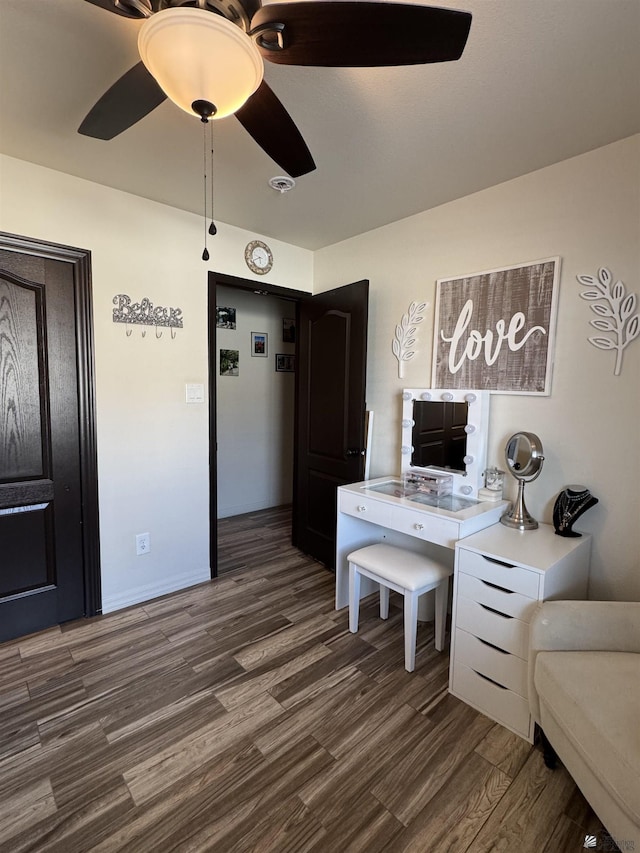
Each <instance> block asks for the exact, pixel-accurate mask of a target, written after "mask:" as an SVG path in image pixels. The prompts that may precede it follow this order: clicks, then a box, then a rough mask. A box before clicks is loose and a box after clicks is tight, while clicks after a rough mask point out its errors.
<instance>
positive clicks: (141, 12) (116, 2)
mask: <svg viewBox="0 0 640 853" xmlns="http://www.w3.org/2000/svg"><path fill="white" fill-rule="evenodd" d="M87 3H91V4H92V5H94V6H99V7H100V8H101V9H106V10H107V12H114V13H115V14H116V15H122V16H123V17H125V18H148V17H149V15H151V14H152V12H154V11H157V10H156V9H154V8H152V6H151V2H150V0H87Z"/></svg>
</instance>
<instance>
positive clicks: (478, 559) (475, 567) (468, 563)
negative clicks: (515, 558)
mask: <svg viewBox="0 0 640 853" xmlns="http://www.w3.org/2000/svg"><path fill="white" fill-rule="evenodd" d="M458 571H460V572H463V573H464V574H466V575H473V576H474V577H476V578H480V579H481V580H483V581H486V582H488V583H492V584H495V585H496V586H498V587H502V588H503V589H506V590H509V591H510V592H519V593H520V594H521V595H526V596H527V597H528V598H533V599H536V600H537V599H538V588H539V585H540V575H539V574H538V573H537V572H532V571H530V570H529V569H524V568H522V567H521V566H518V565H517V564H514V563H509V562H507V561H505V560H499V559H497V558H496V557H492V556H490V555H488V554H478V553H476V552H475V551H465V550H464V549H463V548H460V550H459V553H458Z"/></svg>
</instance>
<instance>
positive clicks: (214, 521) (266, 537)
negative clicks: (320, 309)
mask: <svg viewBox="0 0 640 853" xmlns="http://www.w3.org/2000/svg"><path fill="white" fill-rule="evenodd" d="M309 297H310V294H305V293H304V292H303V291H296V290H292V289H289V288H284V287H278V286H276V285H271V284H267V283H264V284H263V283H262V282H255V281H252V280H250V279H242V278H237V277H235V276H230V275H225V274H222V273H210V274H209V309H208V310H209V400H210V448H211V450H210V472H211V476H210V530H211V546H210V555H211V576H212V577H216V576H217V575H218V574H223V573H225V572H228V571H231V570H232V569H235V568H240V567H246V566H247V565H251V563H252V561H254V560H257V559H260V554H262V559H264V555H265V554H266V553H268V552H270V551H274V550H275V551H276V552H279V551H281V550H283V549H286V548H290V547H291V539H292V520H291V504H292V500H293V485H294V482H293V481H294V471H293V466H294V421H295V355H296V328H297V321H298V314H299V312H298V303H299V302H300V300H302V299H306V298H309Z"/></svg>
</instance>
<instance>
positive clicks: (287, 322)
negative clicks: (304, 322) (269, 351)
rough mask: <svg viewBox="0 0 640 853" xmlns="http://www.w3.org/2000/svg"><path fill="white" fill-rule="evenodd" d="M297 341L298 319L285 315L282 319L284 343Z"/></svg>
mask: <svg viewBox="0 0 640 853" xmlns="http://www.w3.org/2000/svg"><path fill="white" fill-rule="evenodd" d="M295 342H296V321H295V319H293V320H292V319H291V318H289V317H285V318H284V319H283V321H282V343H283V344H295Z"/></svg>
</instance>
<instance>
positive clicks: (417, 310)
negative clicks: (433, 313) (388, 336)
mask: <svg viewBox="0 0 640 853" xmlns="http://www.w3.org/2000/svg"><path fill="white" fill-rule="evenodd" d="M427 305H428V303H427V302H412V303H411V305H409V310H408V311H407V313H406V314H403V315H402V320H401V321H400V325H398V326H396V331H395V335H394V337H393V341H392V343H391V349H392V350H393V354H394V355H395V357H396V358H397V359H398V378H399V379H402V378H403V376H404V364H405V362H407V361H410V360H411V359H412V358H413V357H414V355H415V351H414V350H412V349H411V347H412V346H413V345H414V344H415V342H416V339H415V334H416V326H417V325H418V323H422V321H423V320H424V317H423V316H422V312H423V311H424V310H425V308H426V307H427Z"/></svg>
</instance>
